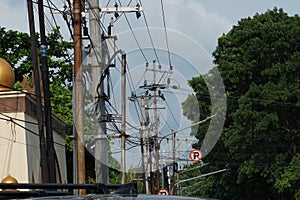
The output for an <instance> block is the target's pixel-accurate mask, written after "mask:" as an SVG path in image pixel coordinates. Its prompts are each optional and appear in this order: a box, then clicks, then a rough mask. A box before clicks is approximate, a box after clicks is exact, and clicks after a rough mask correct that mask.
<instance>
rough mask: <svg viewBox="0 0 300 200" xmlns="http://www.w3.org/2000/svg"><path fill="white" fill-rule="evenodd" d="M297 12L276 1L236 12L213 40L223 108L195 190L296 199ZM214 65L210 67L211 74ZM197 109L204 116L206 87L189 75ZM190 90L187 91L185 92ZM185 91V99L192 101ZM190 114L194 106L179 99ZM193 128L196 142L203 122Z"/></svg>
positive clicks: (299, 128)
mask: <svg viewBox="0 0 300 200" xmlns="http://www.w3.org/2000/svg"><path fill="white" fill-rule="evenodd" d="M299 44H300V17H299V16H298V15H295V16H288V15H287V14H286V13H285V12H284V11H283V10H282V9H277V8H274V9H273V10H268V11H267V12H265V13H263V14H256V15H255V16H254V17H252V18H251V17H248V18H245V19H241V20H240V21H239V22H238V25H236V26H233V27H232V29H231V30H230V31H229V32H228V33H227V34H223V35H222V37H220V38H219V40H218V46H217V48H216V50H215V51H214V53H213V56H214V58H215V59H214V63H215V64H216V67H217V68H218V70H219V72H220V74H221V76H222V78H223V82H224V85H225V89H226V95H227V115H226V121H225V125H224V129H223V132H222V136H221V138H220V139H219V141H218V143H217V145H216V146H215V148H214V149H213V151H212V152H211V153H210V154H209V155H208V156H207V157H205V158H204V161H205V162H209V163H210V167H205V168H204V171H203V172H205V171H206V172H211V171H214V170H216V167H217V169H223V168H225V167H226V168H228V169H229V171H228V172H226V173H222V174H217V175H213V176H210V177H207V178H206V179H205V182H204V184H202V185H201V186H200V189H199V191H198V195H199V196H208V197H214V198H221V199H298V198H299V195H300V189H299V185H300V176H299V170H300V167H299V166H300V159H299V153H300V148H299V145H300V119H299V114H300V87H299V86H300V67H299V65H300V45H299ZM214 72H215V71H214V70H212V71H211V72H209V74H208V75H204V76H214ZM189 83H190V85H191V86H192V87H193V88H194V89H195V90H196V93H197V98H198V102H199V108H200V110H201V114H202V115H204V117H205V116H209V115H210V113H209V112H208V111H209V109H210V102H209V100H207V96H209V95H208V89H207V87H206V83H205V82H204V79H203V78H201V77H198V78H194V79H193V80H191V81H190V82H189ZM190 98H191V97H190ZM189 101H190V99H189V98H188V99H187V100H186V102H189ZM184 109H185V113H190V114H189V115H187V116H188V117H189V118H190V119H192V120H194V121H198V119H193V115H192V113H193V112H192V110H193V109H192V108H190V107H189V106H188V103H186V104H184ZM193 131H195V132H194V133H192V134H195V135H196V136H197V138H198V139H199V142H198V143H197V144H194V146H195V147H200V146H201V144H202V140H203V137H204V134H205V133H206V131H207V125H204V126H200V127H199V128H198V129H197V130H193Z"/></svg>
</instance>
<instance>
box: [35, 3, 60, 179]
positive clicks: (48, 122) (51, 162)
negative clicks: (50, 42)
mask: <svg viewBox="0 0 300 200" xmlns="http://www.w3.org/2000/svg"><path fill="white" fill-rule="evenodd" d="M38 10H39V24H40V36H41V50H42V54H41V63H42V81H43V88H44V116H45V127H46V143H47V155H48V156H47V158H48V169H49V171H48V173H49V182H50V183H56V165H55V149H54V145H53V132H52V117H51V103H50V87H49V70H48V62H47V53H46V49H47V44H46V33H45V20H44V4H43V0H38ZM58 170H59V169H58Z"/></svg>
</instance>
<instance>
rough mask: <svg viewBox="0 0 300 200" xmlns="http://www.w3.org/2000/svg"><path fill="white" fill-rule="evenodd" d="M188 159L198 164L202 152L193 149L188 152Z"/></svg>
mask: <svg viewBox="0 0 300 200" xmlns="http://www.w3.org/2000/svg"><path fill="white" fill-rule="evenodd" d="M190 159H191V160H192V161H193V162H200V161H201V159H202V152H201V151H200V150H199V149H193V150H192V151H191V152H190Z"/></svg>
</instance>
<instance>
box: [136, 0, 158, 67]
mask: <svg viewBox="0 0 300 200" xmlns="http://www.w3.org/2000/svg"><path fill="white" fill-rule="evenodd" d="M139 1H140V5H141V6H142V2H141V0H139ZM142 13H143V18H144V21H145V25H146V27H147V32H148V36H149V38H150V42H151V45H152V49H153V52H154V54H155V57H156V60H157V62H158V64H160V61H159V58H158V55H157V52H156V49H155V47H154V42H153V39H152V36H151V33H150V29H149V25H148V22H147V19H146V15H145V12H144V10H143V11H142Z"/></svg>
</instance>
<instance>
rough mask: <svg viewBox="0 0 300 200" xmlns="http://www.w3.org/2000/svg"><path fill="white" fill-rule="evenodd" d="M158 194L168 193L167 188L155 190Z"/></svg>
mask: <svg viewBox="0 0 300 200" xmlns="http://www.w3.org/2000/svg"><path fill="white" fill-rule="evenodd" d="M157 194H158V195H170V192H169V190H167V189H165V188H161V189H160V190H158V192H157Z"/></svg>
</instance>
